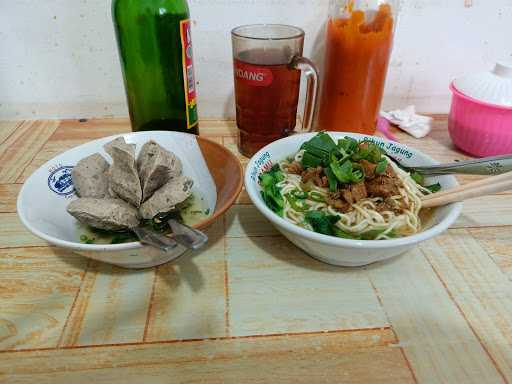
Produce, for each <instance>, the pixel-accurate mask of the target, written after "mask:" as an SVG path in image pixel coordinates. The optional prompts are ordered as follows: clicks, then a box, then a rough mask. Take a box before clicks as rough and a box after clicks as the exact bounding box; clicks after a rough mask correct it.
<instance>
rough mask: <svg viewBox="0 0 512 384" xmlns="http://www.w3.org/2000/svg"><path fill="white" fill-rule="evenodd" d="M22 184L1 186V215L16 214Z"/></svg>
mask: <svg viewBox="0 0 512 384" xmlns="http://www.w3.org/2000/svg"><path fill="white" fill-rule="evenodd" d="M20 189H21V184H0V213H11V212H16V199H17V198H18V193H19V192H20Z"/></svg>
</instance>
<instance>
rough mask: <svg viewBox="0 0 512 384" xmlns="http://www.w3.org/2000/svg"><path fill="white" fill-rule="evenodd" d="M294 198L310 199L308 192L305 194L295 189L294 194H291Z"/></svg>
mask: <svg viewBox="0 0 512 384" xmlns="http://www.w3.org/2000/svg"><path fill="white" fill-rule="evenodd" d="M291 194H292V196H293V197H295V198H296V199H307V198H308V193H307V192H303V191H300V190H298V189H294V190H293V191H292V192H291Z"/></svg>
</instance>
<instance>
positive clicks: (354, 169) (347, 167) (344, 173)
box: [330, 160, 364, 184]
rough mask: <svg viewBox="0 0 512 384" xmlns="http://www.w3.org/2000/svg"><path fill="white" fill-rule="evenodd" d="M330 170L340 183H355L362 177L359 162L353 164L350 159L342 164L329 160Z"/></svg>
mask: <svg viewBox="0 0 512 384" xmlns="http://www.w3.org/2000/svg"><path fill="white" fill-rule="evenodd" d="M330 167H331V171H332V173H333V174H334V176H336V178H337V179H338V181H339V182H340V183H342V184H352V183H354V184H357V183H359V182H361V181H362V180H363V179H364V172H363V170H362V168H361V166H360V165H359V164H357V165H355V164H353V163H352V161H350V160H346V161H345V162H344V163H343V164H341V165H340V164H339V162H338V161H333V162H331V165H330Z"/></svg>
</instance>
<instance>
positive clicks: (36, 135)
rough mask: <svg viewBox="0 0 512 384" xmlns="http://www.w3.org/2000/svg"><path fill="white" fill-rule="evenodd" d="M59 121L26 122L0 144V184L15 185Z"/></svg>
mask: <svg viewBox="0 0 512 384" xmlns="http://www.w3.org/2000/svg"><path fill="white" fill-rule="evenodd" d="M58 124H59V123H58V121H26V122H23V123H22V124H21V125H20V126H19V127H17V128H16V130H15V132H14V133H12V134H11V135H10V136H9V137H8V138H7V139H6V140H5V141H4V142H3V143H2V144H0V183H14V182H16V179H17V178H18V177H19V176H20V175H21V173H22V172H23V170H24V169H25V167H26V166H27V165H28V164H29V163H30V162H31V161H32V159H33V158H34V156H35V155H36V154H37V153H38V152H39V150H40V149H41V148H42V147H43V145H44V144H45V143H46V141H47V140H48V138H49V137H50V136H51V135H52V134H53V132H54V131H55V130H56V129H57V126H58Z"/></svg>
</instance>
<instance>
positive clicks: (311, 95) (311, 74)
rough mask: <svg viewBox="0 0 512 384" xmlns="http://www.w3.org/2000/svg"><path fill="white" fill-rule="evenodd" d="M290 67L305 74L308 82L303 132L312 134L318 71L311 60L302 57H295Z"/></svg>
mask: <svg viewBox="0 0 512 384" xmlns="http://www.w3.org/2000/svg"><path fill="white" fill-rule="evenodd" d="M290 65H291V67H292V68H295V69H298V70H300V71H302V72H304V75H306V78H307V81H308V84H307V90H306V103H305V106H304V116H303V118H302V130H303V131H306V132H311V131H312V130H313V119H314V117H315V112H316V99H317V96H318V78H319V75H318V69H317V67H316V65H315V64H314V63H313V62H312V61H311V60H309V59H308V58H305V57H301V56H295V57H294V58H293V59H292V62H291V64H290Z"/></svg>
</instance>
